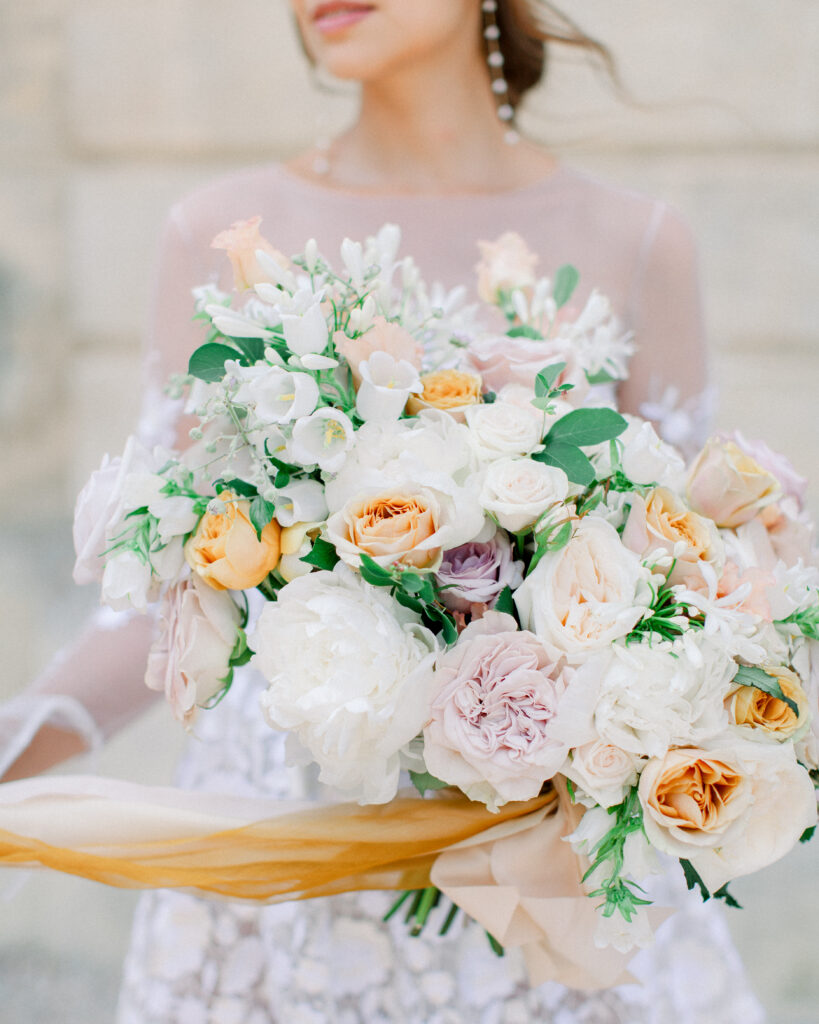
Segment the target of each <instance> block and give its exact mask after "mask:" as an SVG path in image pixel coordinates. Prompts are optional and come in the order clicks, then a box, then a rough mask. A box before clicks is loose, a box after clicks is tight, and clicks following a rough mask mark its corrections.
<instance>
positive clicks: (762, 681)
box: [733, 665, 799, 718]
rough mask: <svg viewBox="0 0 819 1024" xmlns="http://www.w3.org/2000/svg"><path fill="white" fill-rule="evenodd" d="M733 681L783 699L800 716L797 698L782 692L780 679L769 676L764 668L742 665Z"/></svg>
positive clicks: (777, 698)
mask: <svg viewBox="0 0 819 1024" xmlns="http://www.w3.org/2000/svg"><path fill="white" fill-rule="evenodd" d="M733 681H734V682H735V683H737V684H738V685H740V686H753V687H754V688H755V689H757V690H761V691H762V692H763V693H767V694H769V696H771V697H774V698H776V700H781V701H783V702H784V703H785V704H787V705H788V707H789V708H790V709H791V711H792V712H793V713H794V714H795V715H796V716H797V718H798V717H799V705H798V704H797V703H796V701H795V700H791V698H790V697H786V696H785V694H784V693H783V692H782V687H781V686H780V685H779V680H778V679H777V678H776V677H775V676H769V675H768V673H767V672H765V671H764V670H763V669H761V668H753V667H751V666H749V665H740V666H739V668H738V669H737V674H736V675H735V676H734V680H733Z"/></svg>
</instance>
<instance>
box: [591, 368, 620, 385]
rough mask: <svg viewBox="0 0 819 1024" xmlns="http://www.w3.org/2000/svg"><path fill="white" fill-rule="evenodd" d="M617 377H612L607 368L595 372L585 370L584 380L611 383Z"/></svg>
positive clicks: (594, 382) (593, 382) (595, 382)
mask: <svg viewBox="0 0 819 1024" xmlns="http://www.w3.org/2000/svg"><path fill="white" fill-rule="evenodd" d="M617 379H618V378H617V377H612V375H611V374H610V373H609V372H608V371H607V370H598V371H597V373H589V371H588V370H586V380H587V381H588V382H589V384H611V383H612V382H613V381H615V380H617Z"/></svg>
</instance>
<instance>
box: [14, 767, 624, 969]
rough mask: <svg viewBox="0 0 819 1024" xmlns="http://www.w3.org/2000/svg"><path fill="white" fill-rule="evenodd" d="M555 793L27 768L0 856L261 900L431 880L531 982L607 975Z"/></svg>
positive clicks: (616, 963) (22, 863) (611, 955)
mask: <svg viewBox="0 0 819 1024" xmlns="http://www.w3.org/2000/svg"><path fill="white" fill-rule="evenodd" d="M559 803H560V802H559V800H558V795H557V793H556V792H555V791H554V790H551V791H550V792H549V793H547V794H545V795H544V796H541V797H539V798H537V799H535V800H530V801H528V802H526V803H514V804H506V805H505V806H503V807H502V808H501V809H500V811H499V812H498V813H495V814H493V813H490V812H489V811H487V809H486V808H485V807H484V806H483V805H482V804H479V803H475V802H471V801H469V800H468V799H467V798H466V797H465V796H463V795H462V794H460V793H457V792H455V791H454V790H442V791H440V792H438V793H436V794H435V796H434V798H432V799H421V798H419V797H418V796H409V795H407V794H404V793H402V794H399V796H398V797H397V798H396V799H395V800H394V801H392V802H391V803H389V804H380V805H370V806H366V807H360V806H359V805H357V804H325V805H315V804H311V805H295V804H287V803H281V802H276V803H272V802H271V801H265V800H252V799H251V800H247V799H234V798H232V797H219V796H212V795H209V794H203V793H192V792H187V791H183V790H174V789H165V788H160V789H154V788H149V787H141V786H136V785H133V784H131V783H125V782H120V781H117V780H112V779H106V780H102V779H98V778H91V777H83V776H74V777H68V776H67V777H58V778H51V779H29V780H24V781H21V782H11V783H6V784H4V785H0V866H8V867H38V866H39V867H45V868H50V869H53V870H56V871H61V872H65V873H68V874H72V875H79V876H81V877H84V878H89V879H93V880H95V881H98V882H103V883H105V884H106V885H112V886H117V887H120V888H140V889H145V888H174V889H183V890H186V891H190V892H194V893H197V894H200V895H204V896H209V897H216V898H223V899H238V900H253V901H259V902H265V903H277V902H282V901H284V900H293V899H310V898H313V897H317V896H330V895H334V894H337V893H343V892H352V891H356V890H363V889H391V890H400V889H418V888H423V887H425V886H428V885H430V884H433V885H437V886H438V888H440V889H441V890H442V891H443V892H444V893H445V894H446V895H447V896H449V897H450V898H451V899H452V900H453V901H454V902H455V903H457V904H458V906H460V907H462V908H463V910H464V911H466V913H467V914H469V915H470V916H471V917H474V918H475V919H476V920H477V921H478V922H480V924H481V925H483V926H484V927H485V928H486V929H487V931H489V932H490V933H491V934H492V935H493V936H494V937H495V938H496V939H497V940H498V941H499V942H500V943H501V944H502V945H504V946H520V947H522V949H523V952H524V955H525V957H526V960H527V964H528V967H529V971H530V975H531V980H532V983H533V984H540V983H541V982H543V981H546V980H549V979H552V980H556V981H560V982H562V983H563V984H566V985H569V986H572V987H577V988H602V987H608V986H610V985H612V984H615V983H616V982H618V981H621V980H627V979H628V977H629V976H628V975H627V974H625V964H626V961H627V958H626V957H625V956H623V955H621V954H618V953H616V952H614V951H613V950H610V949H606V950H599V949H596V948H595V945H594V939H593V936H594V929H595V927H596V923H597V914H596V912H595V909H594V901H592V900H590V899H589V897H588V896H586V895H585V893H584V892H583V889H582V887H581V885H580V872H581V870H582V869H581V868H580V867H579V865H578V861H577V859H576V857H575V856H574V854H573V853H572V850H571V847H570V846H569V844H568V843H565V842H564V841H563V839H562V837H563V835H565V834H566V833H567V832H568V831H570V830H571V828H572V827H573V824H572V823H571V814H572V813H574V809H573V808H568V807H564V809H563V810H560V809H559ZM567 813H568V814H569V817H568V818H567Z"/></svg>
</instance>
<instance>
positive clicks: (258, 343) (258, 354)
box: [233, 338, 265, 363]
mask: <svg viewBox="0 0 819 1024" xmlns="http://www.w3.org/2000/svg"><path fill="white" fill-rule="evenodd" d="M233 341H234V344H235V345H236V347H237V348H239V349H241V350H242V354H243V355H244V356H245V357H246V358H247V359H248V360H249V361H250V362H251V363H258V362H261V360H263V359H264V349H265V343H264V341H263V340H262V339H261V338H234V339H233Z"/></svg>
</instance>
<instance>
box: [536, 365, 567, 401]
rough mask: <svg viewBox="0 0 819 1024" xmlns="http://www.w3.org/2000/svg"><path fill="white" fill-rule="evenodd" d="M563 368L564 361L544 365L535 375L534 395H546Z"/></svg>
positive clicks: (564, 366) (542, 396)
mask: <svg viewBox="0 0 819 1024" xmlns="http://www.w3.org/2000/svg"><path fill="white" fill-rule="evenodd" d="M565 369H566V364H565V363H552V364H551V365H550V366H544V367H543V369H542V370H541V371H540V373H539V374H538V375H537V377H535V396H536V397H537V398H545V397H548V396H549V395H550V394H551V392H552V388H553V387H554V386H555V381H556V380H557V378H558V377H559V376H560V375H561V373H563V371H564V370H565Z"/></svg>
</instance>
